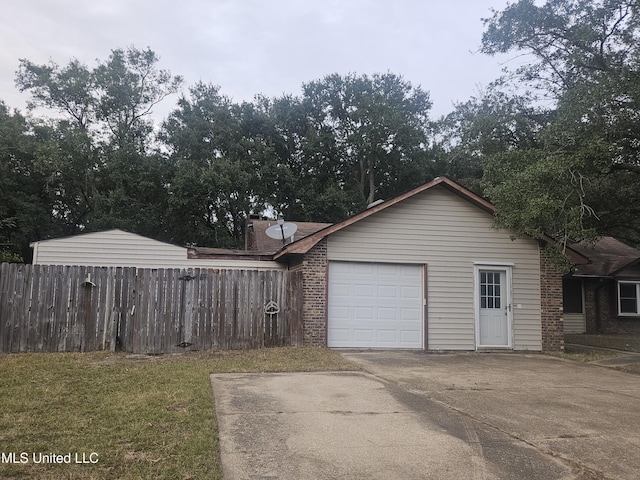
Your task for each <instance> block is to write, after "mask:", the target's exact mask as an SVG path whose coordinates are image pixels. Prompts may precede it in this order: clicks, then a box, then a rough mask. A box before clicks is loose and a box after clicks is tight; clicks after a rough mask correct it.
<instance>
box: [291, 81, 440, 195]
mask: <svg viewBox="0 0 640 480" xmlns="http://www.w3.org/2000/svg"><path fill="white" fill-rule="evenodd" d="M303 92H304V93H303V102H304V103H305V106H306V108H307V111H308V115H309V119H310V122H311V129H312V130H313V132H314V134H315V138H314V139H313V140H314V141H313V142H310V143H309V147H311V148H313V150H314V151H315V152H316V154H317V155H321V156H322V159H321V160H322V163H321V165H323V166H324V167H327V168H329V169H330V170H331V171H332V172H333V173H334V174H335V175H336V177H337V181H338V185H339V186H340V190H342V191H345V192H353V193H354V194H356V195H357V197H356V198H355V199H354V200H356V201H357V202H358V204H359V205H361V206H364V205H366V204H367V203H371V202H373V201H374V200H376V199H377V198H378V197H383V198H384V197H390V196H393V195H395V194H397V193H400V192H401V191H403V190H407V189H409V188H411V187H413V186H415V185H417V184H419V183H421V182H422V181H423V180H424V179H425V177H427V176H428V173H427V170H428V168H427V163H428V161H427V154H426V152H427V144H428V129H429V118H428V112H429V110H430V108H431V102H430V100H429V94H428V93H427V92H425V91H423V90H422V89H421V88H420V87H414V86H412V85H411V84H410V83H409V82H407V81H405V80H404V79H403V78H402V77H399V76H397V75H394V74H391V73H387V74H374V75H373V76H371V77H369V76H367V75H362V76H356V75H348V76H344V77H343V76H340V75H337V74H334V75H329V76H327V77H325V78H324V79H322V80H319V81H315V82H310V83H307V84H305V85H303Z"/></svg>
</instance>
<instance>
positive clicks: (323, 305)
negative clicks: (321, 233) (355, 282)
mask: <svg viewBox="0 0 640 480" xmlns="http://www.w3.org/2000/svg"><path fill="white" fill-rule="evenodd" d="M295 268H296V269H302V271H303V277H302V290H303V300H302V311H303V313H302V322H303V331H304V333H303V335H304V340H303V341H304V345H310V346H314V347H326V346H327V239H326V238H324V239H323V240H321V241H320V242H319V243H318V244H317V245H315V246H314V247H313V248H312V249H311V250H309V251H308V252H307V253H306V254H305V255H304V258H303V260H302V262H301V263H300V264H298V265H296V267H295Z"/></svg>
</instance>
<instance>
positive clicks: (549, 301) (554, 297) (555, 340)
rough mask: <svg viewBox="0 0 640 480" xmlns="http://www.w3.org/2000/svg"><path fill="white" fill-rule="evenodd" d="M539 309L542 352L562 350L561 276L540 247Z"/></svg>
mask: <svg viewBox="0 0 640 480" xmlns="http://www.w3.org/2000/svg"><path fill="white" fill-rule="evenodd" d="M540 307H541V309H540V316H541V323H542V351H544V352H557V351H562V350H564V333H563V328H564V325H563V314H562V274H561V273H560V272H559V271H558V269H557V268H556V267H555V266H554V264H553V263H552V262H551V260H550V258H549V254H548V253H547V252H546V250H545V249H544V247H543V246H540Z"/></svg>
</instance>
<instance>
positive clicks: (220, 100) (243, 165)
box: [164, 83, 264, 248]
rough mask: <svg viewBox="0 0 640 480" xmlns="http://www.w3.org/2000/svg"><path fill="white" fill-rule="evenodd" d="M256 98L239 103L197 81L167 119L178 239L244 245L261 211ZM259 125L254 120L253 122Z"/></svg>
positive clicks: (172, 212) (175, 238)
mask: <svg viewBox="0 0 640 480" xmlns="http://www.w3.org/2000/svg"><path fill="white" fill-rule="evenodd" d="M256 121H258V120H257V119H256V118H255V112H254V108H253V106H252V105H251V104H242V105H238V104H234V103H233V102H231V100H230V99H229V98H227V97H225V96H223V95H221V94H220V93H219V88H218V87H216V86H213V85H210V84H204V83H198V84H197V85H195V86H194V87H192V88H191V89H190V96H189V97H183V98H181V99H180V100H179V102H178V108H177V109H176V110H175V111H174V112H173V113H172V114H171V115H170V116H169V118H168V120H167V122H165V125H164V139H165V141H166V143H167V145H168V146H169V147H170V150H171V161H172V163H173V164H174V166H175V167H174V168H175V176H174V178H173V180H172V183H171V186H170V204H169V207H170V209H169V214H170V216H171V219H172V230H171V234H172V238H173V241H179V242H185V243H186V242H188V243H197V244H200V245H214V246H219V247H236V248H240V247H242V245H243V238H244V225H245V219H246V217H247V216H248V215H249V214H251V213H252V212H254V211H256V212H260V211H261V210H262V206H261V205H260V203H259V200H258V197H257V194H256V191H257V189H258V183H259V172H258V167H257V164H259V163H260V162H261V161H260V160H259V159H260V156H261V154H262V151H263V149H264V146H263V144H262V142H261V139H260V135H259V131H254V130H252V126H254V125H253V124H254V122H256ZM254 127H255V126H254Z"/></svg>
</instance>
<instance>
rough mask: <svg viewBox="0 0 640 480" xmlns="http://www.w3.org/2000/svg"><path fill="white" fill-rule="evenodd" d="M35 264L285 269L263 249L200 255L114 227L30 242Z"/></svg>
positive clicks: (222, 251)
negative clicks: (208, 255) (206, 255)
mask: <svg viewBox="0 0 640 480" xmlns="http://www.w3.org/2000/svg"><path fill="white" fill-rule="evenodd" d="M31 247H32V248H33V262H32V263H33V264H34V265H82V266H93V267H137V268H219V269H251V270H255V269H258V270H269V269H278V270H280V269H283V268H285V267H284V266H283V265H282V263H278V262H275V261H273V259H272V255H271V254H267V255H263V254H261V253H260V252H245V251H233V250H222V249H219V250H217V252H218V255H217V256H215V257H209V258H198V257H197V255H193V252H192V249H191V248H187V247H180V246H177V245H172V244H170V243H165V242H160V241H158V240H153V239H151V238H147V237H144V236H142V235H137V234H135V233H130V232H125V231H123V230H119V229H114V230H106V231H102V232H94V233H85V234H80V235H74V236H70V237H64V238H54V239H51V240H41V241H39V242H33V243H32V244H31Z"/></svg>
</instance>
